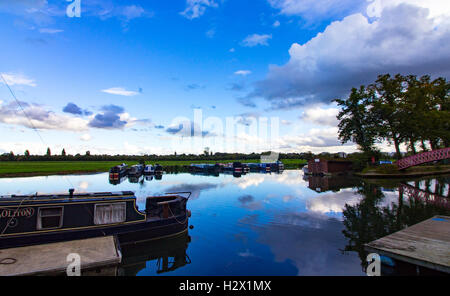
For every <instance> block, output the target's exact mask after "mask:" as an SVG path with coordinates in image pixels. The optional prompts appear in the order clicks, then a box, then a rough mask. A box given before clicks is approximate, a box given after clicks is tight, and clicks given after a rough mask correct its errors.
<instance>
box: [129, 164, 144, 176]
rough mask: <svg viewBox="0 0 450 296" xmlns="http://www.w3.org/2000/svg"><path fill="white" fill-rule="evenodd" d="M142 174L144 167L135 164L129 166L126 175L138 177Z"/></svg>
mask: <svg viewBox="0 0 450 296" xmlns="http://www.w3.org/2000/svg"><path fill="white" fill-rule="evenodd" d="M143 173H144V165H142V164H135V165H133V166H131V168H130V170H129V172H128V175H129V176H140V175H142V174H143Z"/></svg>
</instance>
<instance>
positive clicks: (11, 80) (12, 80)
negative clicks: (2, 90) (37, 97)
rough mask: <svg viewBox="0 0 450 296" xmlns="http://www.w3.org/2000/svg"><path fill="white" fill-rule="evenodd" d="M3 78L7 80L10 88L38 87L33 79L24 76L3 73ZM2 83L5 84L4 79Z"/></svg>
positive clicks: (0, 80)
mask: <svg viewBox="0 0 450 296" xmlns="http://www.w3.org/2000/svg"><path fill="white" fill-rule="evenodd" d="M1 75H2V76H3V78H4V79H5V80H6V83H8V85H9V86H13V85H27V86H33V87H34V86H36V83H35V82H34V80H33V79H31V78H28V77H26V76H25V75H23V74H15V73H1ZM0 83H3V84H4V83H5V82H4V81H3V79H0Z"/></svg>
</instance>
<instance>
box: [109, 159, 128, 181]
mask: <svg viewBox="0 0 450 296" xmlns="http://www.w3.org/2000/svg"><path fill="white" fill-rule="evenodd" d="M127 173H128V165H127V164H125V163H122V164H119V165H116V166H115V167H112V168H111V169H110V170H109V179H110V180H114V181H117V180H120V179H121V178H122V177H124V176H126V174H127Z"/></svg>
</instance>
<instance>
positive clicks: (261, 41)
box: [241, 34, 272, 47]
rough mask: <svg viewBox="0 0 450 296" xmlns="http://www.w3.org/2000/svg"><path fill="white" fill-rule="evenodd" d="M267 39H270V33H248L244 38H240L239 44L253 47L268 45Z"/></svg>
mask: <svg viewBox="0 0 450 296" xmlns="http://www.w3.org/2000/svg"><path fill="white" fill-rule="evenodd" d="M269 39H272V34H270V35H268V34H263V35H260V34H253V35H248V36H247V37H245V39H244V40H242V42H241V45H242V46H244V47H255V46H258V45H261V46H268V45H269V42H268V41H269Z"/></svg>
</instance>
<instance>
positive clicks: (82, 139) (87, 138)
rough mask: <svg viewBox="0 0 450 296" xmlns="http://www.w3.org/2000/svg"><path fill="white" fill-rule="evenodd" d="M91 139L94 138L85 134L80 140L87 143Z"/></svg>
mask: <svg viewBox="0 0 450 296" xmlns="http://www.w3.org/2000/svg"><path fill="white" fill-rule="evenodd" d="M91 139H92V137H91V135H90V134H83V135H82V136H81V137H80V140H81V141H85V142H87V141H90V140H91Z"/></svg>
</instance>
